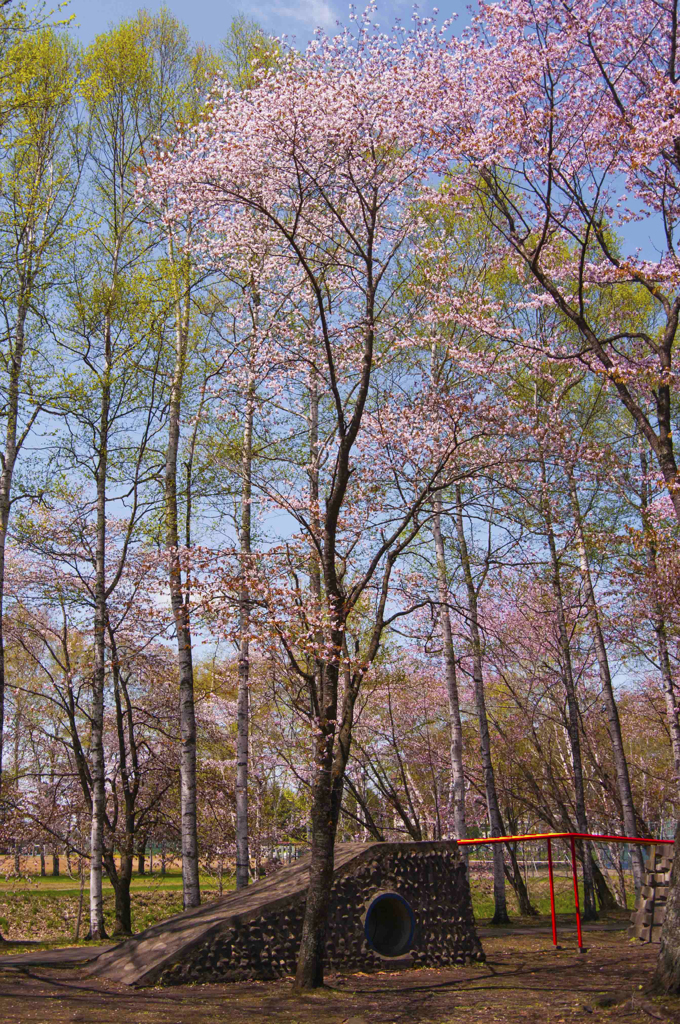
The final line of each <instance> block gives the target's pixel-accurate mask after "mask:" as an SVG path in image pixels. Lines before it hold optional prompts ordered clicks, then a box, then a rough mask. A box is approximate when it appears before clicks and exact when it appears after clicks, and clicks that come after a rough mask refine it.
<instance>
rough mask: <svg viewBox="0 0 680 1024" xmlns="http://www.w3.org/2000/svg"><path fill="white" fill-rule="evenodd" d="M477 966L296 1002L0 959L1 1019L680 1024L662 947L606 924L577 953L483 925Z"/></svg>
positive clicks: (275, 990) (244, 990)
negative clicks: (661, 985) (103, 977)
mask: <svg viewBox="0 0 680 1024" xmlns="http://www.w3.org/2000/svg"><path fill="white" fill-rule="evenodd" d="M483 931H484V933H485V937H484V940H483V941H484V947H485V949H486V953H487V957H488V959H487V962H486V964H484V965H480V966H473V967H461V968H447V969H442V970H425V969H423V970H411V971H400V972H398V973H387V972H386V973H379V974H370V975H369V974H345V975H335V976H329V978H328V979H327V980H328V986H327V988H326V989H325V990H323V991H322V992H318V993H313V994H310V995H307V996H304V997H301V998H298V997H296V996H295V995H294V994H293V992H292V983H291V981H290V980H286V981H279V982H255V983H252V982H251V983H247V984H230V985H195V986H181V987H175V988H156V989H142V990H135V989H132V990H131V989H130V988H128V987H126V986H123V985H117V984H115V983H113V982H107V981H98V980H94V979H91V978H86V977H85V976H84V975H83V973H82V969H81V968H79V967H77V966H74V967H70V968H69V967H67V966H64V965H63V964H62V965H61V966H58V967H34V966H31V965H30V964H25V963H24V964H21V963H20V962H16V963H15V964H14V965H11V964H8V960H9V958H5V959H3V961H2V963H1V964H0V1020H2V1021H3V1022H5V1024H45V1022H49V1024H67V1022H68V1024H71V1022H75V1021H78V1022H81V1024H85V1022H87V1024H343V1022H346V1024H397V1022H398V1024H407V1022H411V1021H414V1022H422V1024H464V1022H465V1024H468V1022H477V1021H479V1022H482V1021H484V1022H485V1024H492V1022H493V1024H515V1022H517V1024H519V1022H524V1024H563V1022H564V1024H566V1022H567V1021H589V1022H592V1024H598V1022H599V1024H604V1022H609V1024H612V1022H614V1021H617V1022H618V1021H622V1022H623V1024H638V1022H643V1021H644V1022H648V1024H651V1022H652V1021H654V1020H659V1021H671V1022H678V1024H680V999H664V1000H650V999H649V998H648V997H646V996H645V995H644V992H643V990H644V987H645V985H646V984H647V983H648V981H649V979H650V978H651V975H652V972H653V970H654V963H655V960H656V954H657V951H658V946H652V945H643V944H641V943H639V942H637V941H630V940H628V939H627V938H626V936H625V932H624V931H621V930H620V929H619V930H617V931H612V930H608V929H607V928H606V927H595V928H590V929H589V930H588V931H587V933H586V939H587V951H586V952H585V953H581V954H579V952H578V950H577V948H576V944H575V939H574V936H573V935H572V934H570V933H569V932H568V931H567V929H566V928H565V929H564V930H563V935H562V936H561V942H562V943H563V946H564V948H563V949H561V950H558V951H553V949H552V945H551V941H550V937H549V936H546V934H545V930H544V928H540V929H528V928H527V929H523V928H521V927H518V928H511V929H508V930H505V931H501V930H499V931H498V932H496V933H495V934H490V933H491V931H492V930H491V929H488V928H485V929H484V930H483Z"/></svg>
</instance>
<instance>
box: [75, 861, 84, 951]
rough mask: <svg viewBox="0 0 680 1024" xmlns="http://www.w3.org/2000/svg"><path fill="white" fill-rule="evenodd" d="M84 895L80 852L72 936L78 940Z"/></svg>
mask: <svg viewBox="0 0 680 1024" xmlns="http://www.w3.org/2000/svg"><path fill="white" fill-rule="evenodd" d="M84 895H85V871H84V869H83V857H82V854H81V855H80V856H79V857H78V913H77V916H76V930H75V934H74V936H73V941H74V942H78V940H79V939H80V926H81V924H82V923H83V902H84Z"/></svg>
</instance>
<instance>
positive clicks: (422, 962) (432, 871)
mask: <svg viewBox="0 0 680 1024" xmlns="http://www.w3.org/2000/svg"><path fill="white" fill-rule="evenodd" d="M381 846H382V848H381ZM386 890H391V891H394V892H398V893H399V894H400V895H401V896H403V897H404V899H406V900H407V901H408V903H409V904H410V906H411V907H412V909H413V911H414V914H415V920H416V929H415V934H414V940H413V946H412V951H411V958H412V962H413V964H414V965H419V966H427V967H439V966H443V965H450V964H456V963H458V964H464V963H469V962H470V961H482V960H484V951H483V949H482V946H481V943H480V941H479V939H478V937H477V933H476V930H475V925H474V916H473V912H472V903H471V899H470V887H469V885H468V881H467V877H466V872H465V867H464V864H463V863H462V861H461V858H460V855H459V853H458V850H457V848H456V847H455V845H454V844H451V843H417V844H416V843H403V844H398V843H386V844H381V845H380V846H378V845H376V846H373V847H372V848H371V851H370V855H369V856H368V857H367V858H365V859H361V858H359V859H358V860H357V861H353V862H351V863H350V864H349V865H348V866H347V867H346V869H344V870H340V871H338V872H336V876H335V880H334V883H333V887H332V889H331V911H330V919H329V927H328V933H327V941H326V955H327V965H328V966H329V967H330V968H331V969H339V970H340V969H346V970H370V969H372V968H373V969H375V968H381V969H383V970H384V969H385V967H386V966H387V965H389V964H390V963H394V961H392V960H390V959H387V960H386V959H383V958H381V957H379V956H378V955H377V954H376V953H374V952H373V951H372V950H371V949H370V948H369V946H368V944H367V942H366V940H365V937H364V914H365V912H366V908H367V905H368V903H369V902H370V901H371V899H372V898H373V897H374V896H375V895H376V893H378V892H381V891H386ZM281 903H282V901H278V903H277V904H275V905H274V906H272V907H271V908H269V909H267V908H263V911H262V913H260V914H259V915H258V916H257V917H255V918H254V919H252V920H244V921H240V922H239V921H238V920H232V921H231V922H229V924H228V925H227V926H225V928H224V929H222V930H218V931H217V932H216V933H215V934H213V935H212V936H210V937H209V938H206V939H205V941H203V942H202V943H201V944H199V945H198V946H196V947H195V948H194V949H193V950H191V952H190V953H188V954H186V955H184V956H183V958H182V959H181V960H180V961H178V962H176V963H174V964H171V965H168V966H166V967H165V969H164V970H163V972H162V974H161V975H160V977H159V978H158V981H159V982H160V983H161V984H166V985H168V984H169V985H173V984H181V983H183V982H208V981H245V980H249V979H254V978H263V979H266V978H279V977H282V976H283V975H287V974H292V973H293V972H294V971H295V963H296V958H297V951H298V948H299V944H300V936H301V932H302V917H303V913H304V895H296V896H293V897H290V898H289V899H287V900H285V901H283V905H281Z"/></svg>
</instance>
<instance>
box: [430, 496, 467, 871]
mask: <svg viewBox="0 0 680 1024" xmlns="http://www.w3.org/2000/svg"><path fill="white" fill-rule="evenodd" d="M441 509H442V501H441V493H438V494H437V496H436V498H435V501H434V516H433V519H432V535H433V537H434V546H435V554H436V558H437V584H438V590H439V616H440V622H441V629H442V647H443V653H444V665H445V667H446V689H447V693H448V698H449V725H450V729H451V748H450V756H451V780H452V785H451V792H452V798H453V799H452V805H453V807H452V809H453V827H454V836H455V838H456V839H466V838H467V825H466V822H465V774H464V771H463V724H462V722H461V717H460V702H459V699H458V682H457V679H456V655H455V651H454V647H453V634H452V632H451V616H450V614H449V586H448V580H447V573H446V553H445V550H444V538H443V536H442V530H441ZM461 851H462V853H463V859H464V860H465V862H466V864H467V860H468V853H467V847H466V846H464V847H461Z"/></svg>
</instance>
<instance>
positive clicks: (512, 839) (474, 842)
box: [458, 832, 673, 952]
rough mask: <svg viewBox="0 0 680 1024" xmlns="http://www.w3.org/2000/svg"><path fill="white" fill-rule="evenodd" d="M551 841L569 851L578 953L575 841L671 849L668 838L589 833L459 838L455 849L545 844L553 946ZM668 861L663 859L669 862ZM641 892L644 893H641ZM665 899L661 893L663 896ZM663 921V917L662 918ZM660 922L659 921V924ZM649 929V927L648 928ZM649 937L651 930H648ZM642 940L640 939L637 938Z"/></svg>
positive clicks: (579, 940)
mask: <svg viewBox="0 0 680 1024" xmlns="http://www.w3.org/2000/svg"><path fill="white" fill-rule="evenodd" d="M555 839H565V840H568V842H569V847H570V852H571V872H572V879H573V883H574V910H575V912H576V935H577V940H578V948H579V952H583V949H584V947H583V934H582V929H581V908H580V905H579V896H578V875H577V872H576V840H577V839H587V840H589V841H590V842H591V843H630V844H632V845H638V846H653V847H656V846H662V847H667V846H671V847H672V846H673V840H672V839H640V837H639V836H603V835H599V834H596V833H593V832H536V833H530V834H527V835H521V836H493V837H492V838H490V839H459V840H458V845H459V846H483V845H485V844H493V843H527V842H547V846H548V875H549V878H550V916H551V919H552V940H553V946H555V947H557V921H556V918H555V886H554V880H553V858H552V843H553V841H554V840H555ZM670 859H671V858H667V860H669V861H670ZM668 876H670V867H669V868H668ZM643 891H644V890H643ZM664 896H665V893H664ZM662 920H663V918H662ZM656 923H657V922H656V920H653V925H654V926H655V925H656ZM659 923H660V922H659ZM652 930H653V928H652ZM650 935H651V931H650ZM640 937H642V936H640ZM648 941H650V942H654V941H658V939H656V940H655V939H652V938H650V939H649V940H648Z"/></svg>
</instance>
